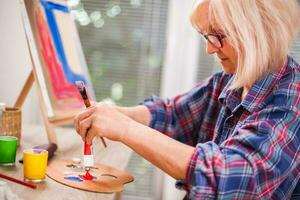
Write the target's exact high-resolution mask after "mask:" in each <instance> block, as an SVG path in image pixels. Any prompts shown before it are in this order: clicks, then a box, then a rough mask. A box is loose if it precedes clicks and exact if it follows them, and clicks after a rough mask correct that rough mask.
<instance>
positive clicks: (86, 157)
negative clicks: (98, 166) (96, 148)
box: [83, 142, 94, 168]
mask: <svg viewBox="0 0 300 200" xmlns="http://www.w3.org/2000/svg"><path fill="white" fill-rule="evenodd" d="M83 164H84V167H85V168H88V167H93V166H94V155H93V148H92V145H90V144H88V143H86V142H85V143H84V150H83Z"/></svg>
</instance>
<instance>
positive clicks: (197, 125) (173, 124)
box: [143, 73, 230, 146]
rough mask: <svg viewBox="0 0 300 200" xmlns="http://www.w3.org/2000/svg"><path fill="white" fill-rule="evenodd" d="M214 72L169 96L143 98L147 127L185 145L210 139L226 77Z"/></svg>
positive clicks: (227, 78)
mask: <svg viewBox="0 0 300 200" xmlns="http://www.w3.org/2000/svg"><path fill="white" fill-rule="evenodd" d="M229 78H230V77H229V76H228V75H224V74H223V73H217V74H215V75H214V76H212V77H210V78H208V79H206V80H205V81H203V82H201V83H200V84H199V85H197V86H196V87H195V88H193V89H192V90H191V91H189V92H188V93H185V94H183V95H179V96H176V97H175V98H172V99H166V100H163V99H160V98H159V97H156V96H152V97H150V98H147V99H146V100H145V101H144V103H143V104H144V105H145V106H147V107H148V109H149V111H150V113H151V122H150V127H151V128H154V129H156V130H158V131H160V132H162V133H164V134H166V135H168V136H169V137H172V138H174V139H176V140H178V141H180V142H183V143H185V144H189V145H193V146H195V145H196V144H197V143H198V142H200V141H201V142H206V141H209V140H211V139H212V138H213V132H214V127H215V123H216V120H217V114H218V112H216V111H217V110H220V107H221V105H220V103H219V102H218V96H219V94H220V92H221V91H222V88H223V87H224V86H225V85H226V83H227V81H228V80H229Z"/></svg>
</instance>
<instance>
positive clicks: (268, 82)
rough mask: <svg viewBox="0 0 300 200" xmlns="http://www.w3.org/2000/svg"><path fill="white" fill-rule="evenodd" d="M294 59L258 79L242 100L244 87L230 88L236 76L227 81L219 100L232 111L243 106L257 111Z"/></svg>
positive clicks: (250, 110) (251, 110)
mask: <svg viewBox="0 0 300 200" xmlns="http://www.w3.org/2000/svg"><path fill="white" fill-rule="evenodd" d="M292 62H293V61H292V59H290V58H289V59H288V62H287V63H286V64H285V65H284V66H282V67H281V68H280V69H279V70H277V71H274V72H270V73H268V74H267V75H265V76H264V77H263V78H261V79H260V80H257V81H256V82H255V83H254V85H253V86H252V87H251V88H250V90H249V92H248V94H247V95H246V97H245V98H244V99H243V101H242V102H241V93H242V88H240V89H235V90H231V89H229V87H230V85H231V83H232V81H233V79H234V76H233V77H232V78H231V79H230V81H229V82H228V83H227V85H226V86H225V88H224V89H223V91H222V92H221V94H220V96H219V102H220V103H222V104H223V105H224V106H227V107H228V108H229V109H230V110H231V111H232V112H235V111H236V110H238V108H239V107H240V105H241V106H243V107H244V108H245V109H246V110H248V111H249V112H251V113H252V112H255V111H257V110H258V109H260V108H262V107H263V106H264V99H265V98H266V97H267V96H268V95H269V94H270V92H271V91H272V90H273V88H274V86H275V85H276V83H277V82H278V81H279V80H280V79H281V77H282V76H283V75H284V73H285V71H286V68H287V66H290V65H292Z"/></svg>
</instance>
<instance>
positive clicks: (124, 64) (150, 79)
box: [68, 0, 168, 200]
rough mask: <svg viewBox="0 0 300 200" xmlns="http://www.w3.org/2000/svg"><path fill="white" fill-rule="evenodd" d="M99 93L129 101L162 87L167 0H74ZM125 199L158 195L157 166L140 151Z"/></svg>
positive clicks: (151, 199)
mask: <svg viewBox="0 0 300 200" xmlns="http://www.w3.org/2000/svg"><path fill="white" fill-rule="evenodd" d="M68 3H69V5H70V6H71V7H72V9H73V11H72V12H73V14H74V16H75V18H76V20H77V27H78V31H79V36H80V40H81V44H82V47H83V52H84V54H85V57H86V61H87V65H88V69H89V72H90V76H91V80H92V83H93V86H94V91H95V95H96V98H97V100H98V101H100V100H106V101H109V102H114V103H116V104H118V105H123V106H130V105H135V104H137V103H139V102H141V101H142V100H143V99H144V98H145V97H146V96H149V95H152V94H156V95H158V94H159V93H160V81H161V72H162V65H163V60H164V52H165V41H166V40H165V35H166V23H167V13H168V0H122V1H116V0H111V1H107V0H82V1H81V2H79V1H78V0H69V1H68ZM127 171H128V172H129V173H130V174H132V175H133V176H134V177H135V181H134V182H133V183H130V184H127V185H126V186H125V191H124V192H123V199H143V200H154V198H155V195H157V192H158V191H154V188H155V187H154V184H155V180H154V177H155V176H154V168H153V167H152V166H151V164H150V163H148V162H147V161H145V160H144V159H142V158H141V157H140V156H138V155H137V154H134V155H133V156H132V157H131V160H130V162H129V166H128V168H127Z"/></svg>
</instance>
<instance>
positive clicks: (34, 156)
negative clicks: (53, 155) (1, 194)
mask: <svg viewBox="0 0 300 200" xmlns="http://www.w3.org/2000/svg"><path fill="white" fill-rule="evenodd" d="M47 160H48V151H47V150H44V149H26V150H24V151H23V172H24V180H25V181H31V182H42V181H44V180H45V178H46V168H47Z"/></svg>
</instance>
